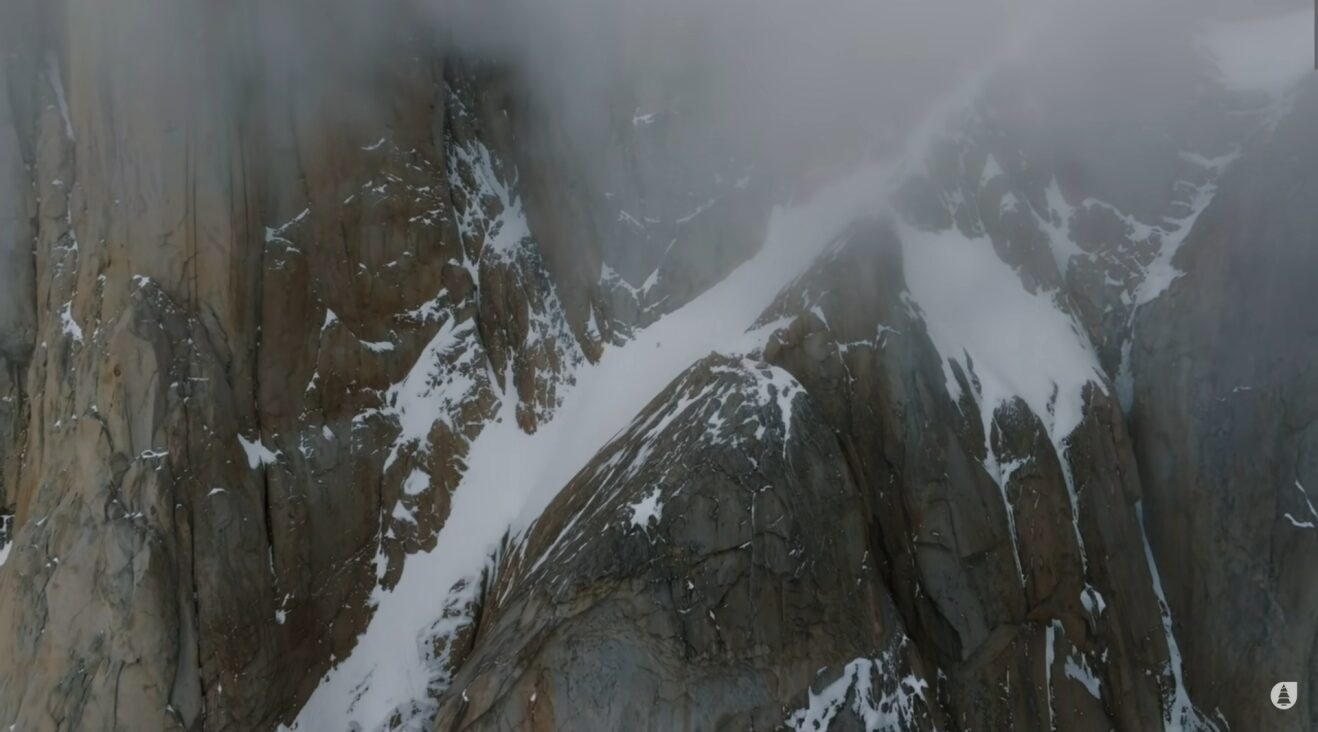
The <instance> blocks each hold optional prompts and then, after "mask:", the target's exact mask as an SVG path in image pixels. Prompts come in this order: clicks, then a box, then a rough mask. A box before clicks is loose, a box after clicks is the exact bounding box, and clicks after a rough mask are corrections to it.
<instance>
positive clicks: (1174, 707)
mask: <svg viewBox="0 0 1318 732" xmlns="http://www.w3.org/2000/svg"><path fill="white" fill-rule="evenodd" d="M1135 518H1136V520H1137V521H1139V525H1140V540H1141V543H1143V545H1144V559H1145V561H1146V562H1147V563H1148V567H1149V576H1150V578H1151V579H1152V580H1153V594H1154V596H1155V597H1156V598H1157V600H1158V611H1159V613H1160V614H1161V615H1162V634H1163V638H1164V640H1165V641H1166V643H1167V666H1166V667H1165V668H1164V669H1163V672H1162V676H1163V684H1162V686H1163V694H1162V706H1163V712H1162V716H1163V729H1164V730H1165V732H1222V729H1221V728H1220V727H1219V726H1218V725H1217V724H1216V723H1214V722H1213V721H1211V720H1209V719H1208V718H1207V717H1205V716H1204V715H1203V713H1202V712H1200V711H1199V709H1198V708H1197V707H1196V706H1195V705H1194V702H1193V701H1192V700H1191V699H1190V692H1189V690H1188V689H1186V687H1185V674H1184V671H1183V670H1182V667H1183V665H1184V664H1183V661H1182V659H1181V646H1180V644H1179V643H1177V642H1176V632H1175V628H1174V624H1173V622H1172V610H1171V607H1170V606H1169V605H1168V604H1167V593H1166V592H1164V591H1163V587H1162V575H1161V574H1159V572H1158V563H1157V561H1155V560H1154V558H1153V547H1152V545H1150V544H1149V535H1148V531H1147V530H1146V529H1145V527H1144V503H1143V501H1137V502H1136V503H1135Z"/></svg>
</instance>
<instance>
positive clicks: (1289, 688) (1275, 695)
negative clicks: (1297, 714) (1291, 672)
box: [1272, 681, 1300, 710]
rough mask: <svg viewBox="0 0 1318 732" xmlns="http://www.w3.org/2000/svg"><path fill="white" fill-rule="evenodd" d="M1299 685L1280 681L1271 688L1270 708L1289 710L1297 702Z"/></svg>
mask: <svg viewBox="0 0 1318 732" xmlns="http://www.w3.org/2000/svg"><path fill="white" fill-rule="evenodd" d="M1299 693H1300V690H1299V684H1298V683H1297V682H1294V681H1282V682H1280V683H1278V684H1277V685H1276V686H1274V687H1272V706H1274V707H1276V708H1278V709H1283V710H1284V709H1290V708H1291V707H1293V706H1295V702H1297V701H1299Z"/></svg>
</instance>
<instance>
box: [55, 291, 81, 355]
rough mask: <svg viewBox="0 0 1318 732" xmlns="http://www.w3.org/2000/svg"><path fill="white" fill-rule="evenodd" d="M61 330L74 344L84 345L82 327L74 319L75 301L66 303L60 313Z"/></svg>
mask: <svg viewBox="0 0 1318 732" xmlns="http://www.w3.org/2000/svg"><path fill="white" fill-rule="evenodd" d="M59 322H60V328H62V329H63V330H64V335H66V336H68V337H69V338H71V339H73V342H74V343H78V344H81V343H82V327H81V326H79V325H78V321H76V320H74V319H73V301H72V300H70V301H69V302H66V303H64V307H62V308H60V311H59Z"/></svg>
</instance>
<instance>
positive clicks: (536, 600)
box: [436, 357, 937, 729]
mask: <svg viewBox="0 0 1318 732" xmlns="http://www.w3.org/2000/svg"><path fill="white" fill-rule="evenodd" d="M864 505H865V499H864V497H863V495H862V493H861V492H860V491H859V490H858V489H857V486H856V485H855V484H854V483H853V482H852V480H851V478H850V476H849V474H848V471H847V468H846V464H845V461H844V458H843V455H842V453H841V451H840V449H839V446H838V444H837V442H836V441H835V440H833V439H832V436H831V435H830V434H829V431H828V429H827V428H826V427H825V425H824V424H823V423H822V422H821V421H820V418H819V416H818V414H817V413H816V411H815V409H814V407H813V405H812V403H811V399H810V398H809V396H808V395H806V394H805V393H804V392H803V390H802V389H801V387H800V385H799V384H797V383H796V382H795V381H794V380H793V379H792V378H791V377H790V376H788V375H787V374H786V373H785V372H783V371H782V370H781V369H776V368H773V367H770V366H768V365H766V364H757V363H753V362H745V361H736V360H731V359H727V358H722V357H711V358H709V359H706V360H705V361H703V362H701V363H700V364H697V365H696V366H693V367H692V368H691V369H690V370H688V371H687V373H685V374H684V375H683V376H682V377H680V378H679V379H678V380H677V381H676V382H675V383H674V384H673V385H672V386H670V387H669V388H668V389H667V390H666V391H665V392H664V393H663V394H661V395H660V396H659V397H657V398H656V399H655V400H654V401H653V402H652V403H651V404H650V405H649V407H647V408H646V410H645V411H644V412H642V414H640V415H639V416H638V417H637V418H636V420H635V421H634V422H633V423H632V426H631V427H630V428H629V429H628V431H627V432H626V433H624V434H623V435H621V436H619V437H618V438H617V439H616V440H615V441H614V442H613V443H612V444H611V445H610V446H608V447H606V448H605V449H604V450H602V451H601V453H600V454H599V455H598V456H597V458H596V459H595V460H594V461H593V462H592V463H591V465H589V466H588V467H586V468H585V469H584V470H583V471H582V472H581V473H580V474H579V475H578V476H577V477H576V478H575V479H573V481H572V483H571V484H570V485H569V486H568V487H567V488H566V489H565V490H564V491H563V492H562V493H561V494H560V495H559V497H558V498H557V499H556V500H555V501H554V503H553V504H552V505H551V506H550V507H549V509H548V510H547V511H546V512H545V514H544V515H543V517H542V518H541V519H540V521H539V522H537V524H536V526H535V528H534V529H533V530H532V532H531V533H530V535H529V537H528V538H527V539H526V541H525V542H524V543H522V544H520V545H518V546H517V547H516V548H515V549H513V550H511V551H510V552H509V554H508V555H507V556H506V557H505V558H504V560H503V562H502V563H501V564H500V565H499V568H498V571H497V572H496V573H495V574H494V575H493V576H492V577H491V579H490V580H489V586H488V588H487V589H486V591H485V597H486V598H487V600H486V602H485V604H484V606H483V607H482V609H481V613H480V630H479V631H478V637H477V640H476V646H475V650H474V651H473V652H472V654H471V656H470V657H469V658H468V660H467V661H466V663H465V664H463V666H462V667H461V669H460V670H459V672H458V674H457V676H456V677H455V678H454V680H453V685H452V687H451V691H450V692H449V693H448V694H447V695H446V696H445V697H443V698H442V699H441V706H440V711H439V716H438V720H437V723H436V725H437V728H438V729H620V728H623V727H635V728H641V729H744V728H746V727H748V726H749V727H753V728H756V729H767V728H774V727H776V726H779V725H782V724H783V723H784V722H788V721H789V720H797V721H800V722H801V724H803V725H804V724H805V722H804V720H805V719H806V718H807V717H810V718H814V717H818V716H819V713H818V712H814V717H811V712H810V710H809V704H808V699H807V695H806V691H807V690H808V689H810V688H812V687H817V686H823V685H826V684H829V683H831V682H834V681H835V680H837V679H838V678H839V677H840V676H841V677H843V679H844V680H843V684H844V685H845V684H846V683H847V682H846V681H845V678H846V677H847V675H854V674H855V673H856V671H855V668H854V667H851V668H848V666H847V665H848V664H849V663H852V662H853V661H857V662H859V663H863V664H870V663H875V662H874V661H871V660H870V659H882V663H883V665H882V667H881V669H880V670H879V673H877V674H875V675H874V677H872V682H873V684H874V688H872V689H871V688H869V686H868V685H869V683H870V681H871V677H870V676H869V675H868V671H867V672H866V676H865V677H864V678H865V686H864V687H862V686H861V685H860V683H859V682H857V683H856V685H855V688H852V689H850V690H849V691H847V692H846V694H845V695H844V696H843V697H840V699H845V701H846V704H843V705H842V708H841V709H840V710H833V711H832V712H830V713H829V714H827V715H826V716H825V717H824V719H825V720H827V719H828V718H832V717H833V715H834V714H836V715H837V717H836V721H837V722H839V724H842V720H844V719H849V720H851V721H850V724H859V723H860V722H858V721H857V719H858V717H857V715H858V714H862V713H863V710H865V709H870V708H871V707H872V708H873V709H874V710H877V709H878V707H880V706H882V707H883V708H884V709H885V713H886V714H889V715H890V716H891V717H892V718H893V719H894V720H900V725H901V726H902V728H909V729H927V728H930V727H931V725H932V724H933V723H934V722H935V721H936V720H937V717H936V716H935V715H936V712H935V711H934V709H933V707H932V704H931V702H932V699H931V698H930V697H929V696H928V693H927V691H926V690H927V689H928V688H929V681H928V680H927V678H928V677H927V673H928V669H926V668H924V667H923V666H922V665H921V663H920V661H919V659H918V658H917V657H916V656H915V654H914V653H913V650H914V649H913V646H912V645H911V644H910V643H909V641H908V640H907V638H906V636H905V633H904V631H903V626H902V621H901V618H900V616H899V615H898V613H897V609H896V607H895V606H894V605H893V602H892V599H891V597H890V596H889V593H888V591H887V589H886V588H885V586H884V584H883V582H882V580H881V577H880V574H879V572H878V565H877V564H876V562H875V557H874V555H873V551H874V549H875V542H876V541H877V537H876V536H874V535H873V534H872V533H871V531H872V529H871V527H870V526H869V525H868V522H867V521H866V520H865V511H864ZM865 668H866V669H868V668H869V666H868V665H866V666H865ZM860 694H864V695H866V697H865V699H866V701H863V702H862V701H858V699H859V698H860V697H859V696H858V695H860ZM839 704H841V702H839ZM797 707H801V708H805V710H803V711H801V712H800V713H799V714H795V715H794V714H793V713H794V712H795V711H796V708H797ZM875 713H877V711H875ZM839 728H846V727H845V724H843V726H841V727H839Z"/></svg>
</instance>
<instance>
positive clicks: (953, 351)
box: [901, 224, 1107, 566]
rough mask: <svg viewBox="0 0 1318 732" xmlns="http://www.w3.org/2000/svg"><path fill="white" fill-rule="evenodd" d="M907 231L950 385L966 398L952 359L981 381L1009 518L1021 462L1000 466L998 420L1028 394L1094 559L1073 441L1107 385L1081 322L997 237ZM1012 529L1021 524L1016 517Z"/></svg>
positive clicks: (910, 263) (909, 266) (910, 283)
mask: <svg viewBox="0 0 1318 732" xmlns="http://www.w3.org/2000/svg"><path fill="white" fill-rule="evenodd" d="M901 229H902V251H903V257H904V260H905V274H906V283H907V289H908V290H909V291H910V294H911V297H912V299H913V300H914V301H915V303H916V304H917V305H918V306H919V309H920V311H921V313H922V316H923V319H924V322H925V325H926V326H927V327H928V331H929V337H930V339H931V340H932V341H933V343H934V346H935V347H936V348H937V349H938V352H939V353H940V354H941V355H942V358H943V371H944V378H945V380H946V385H947V393H948V395H949V396H951V398H952V400H953V401H954V402H958V403H959V402H960V400H961V397H962V392H961V384H960V382H959V381H958V380H957V378H956V373H955V371H954V369H953V364H956V365H958V366H959V367H960V369H961V371H962V372H963V373H964V374H965V376H966V377H967V380H968V381H970V382H971V386H972V388H976V382H977V390H976V392H975V393H973V394H971V395H970V396H971V398H972V399H974V401H975V402H976V403H977V404H978V405H979V412H980V418H981V420H982V424H983V430H984V440H985V446H984V447H985V455H986V456H987V457H986V458H985V461H984V466H985V469H986V470H987V471H988V472H989V474H990V475H991V476H992V477H993V478H994V480H995V481H996V482H997V483H998V487H999V490H1000V491H1002V493H1003V500H1004V501H1006V509H1007V513H1008V516H1009V518H1010V517H1011V512H1012V507H1011V504H1010V502H1009V501H1007V482H1008V480H1009V479H1010V477H1011V469H1014V467H1015V466H1012V465H1002V464H1000V461H999V459H998V456H997V454H996V453H995V451H994V448H993V439H992V435H993V421H994V419H995V418H996V414H997V411H998V409H1000V408H1002V407H1004V406H1006V405H1008V404H1010V403H1011V402H1012V401H1013V400H1015V399H1016V398H1020V399H1021V400H1022V401H1023V402H1024V403H1025V405H1026V406H1027V407H1028V408H1029V409H1030V411H1031V412H1033V413H1034V414H1035V415H1036V416H1037V417H1038V418H1039V420H1040V421H1041V422H1042V423H1043V425H1044V428H1045V430H1046V431H1047V433H1048V436H1049V438H1050V440H1051V442H1052V444H1053V448H1054V450H1055V451H1056V453H1057V457H1058V460H1059V462H1060V463H1061V465H1062V470H1063V476H1064V477H1065V479H1066V484H1067V490H1068V492H1069V494H1070V500H1071V519H1072V527H1073V530H1074V533H1075V537H1076V541H1077V543H1078V546H1079V548H1080V555H1081V561H1082V563H1085V564H1086V566H1087V559H1086V557H1085V544H1084V538H1083V536H1082V535H1081V532H1080V525H1079V523H1080V522H1079V497H1078V495H1077V494H1076V490H1075V486H1074V484H1073V481H1072V479H1071V471H1070V462H1069V461H1068V460H1067V455H1066V452H1067V439H1068V438H1069V436H1070V435H1071V433H1072V432H1073V431H1074V430H1075V428H1076V427H1078V426H1079V425H1080V422H1081V420H1082V419H1083V417H1084V390H1085V387H1087V386H1089V385H1091V384H1092V385H1094V386H1095V387H1097V388H1098V389H1100V390H1102V391H1104V392H1106V391H1107V386H1106V381H1105V379H1104V377H1103V372H1102V370H1101V369H1100V367H1099V364H1098V357H1097V355H1096V354H1095V353H1094V350H1093V347H1092V345H1091V344H1090V342H1089V339H1088V337H1087V336H1086V335H1085V331H1084V329H1083V327H1082V326H1081V325H1080V323H1079V322H1077V320H1076V319H1075V317H1074V315H1072V314H1070V313H1068V312H1063V310H1062V309H1061V308H1060V307H1059V306H1058V304H1057V301H1056V299H1055V297H1056V296H1055V293H1052V292H1049V291H1040V292H1037V293H1030V292H1029V291H1027V290H1026V289H1025V287H1024V284H1023V283H1022V281H1021V279H1020V276H1019V275H1018V274H1017V272H1016V270H1014V269H1012V268H1011V267H1010V266H1009V265H1007V264H1006V263H1004V262H1003V261H1002V260H1001V259H999V258H998V256H997V253H996V251H995V250H994V248H993V244H992V242H991V241H989V239H987V238H983V237H980V238H968V237H966V236H965V235H963V234H962V233H961V232H960V231H959V230H957V229H949V230H946V231H941V232H928V231H922V230H920V229H917V228H915V227H912V226H909V225H905V224H903V225H902V226H901ZM972 374H973V377H974V378H973V379H972V378H970V377H971V376H972ZM1009 528H1012V529H1013V531H1014V525H1013V526H1010V527H1009ZM1014 538H1015V537H1014V536H1013V540H1014ZM1017 562H1018V565H1019V559H1018V560H1017Z"/></svg>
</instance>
